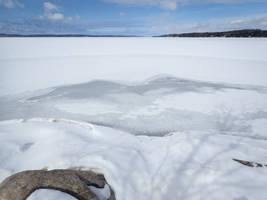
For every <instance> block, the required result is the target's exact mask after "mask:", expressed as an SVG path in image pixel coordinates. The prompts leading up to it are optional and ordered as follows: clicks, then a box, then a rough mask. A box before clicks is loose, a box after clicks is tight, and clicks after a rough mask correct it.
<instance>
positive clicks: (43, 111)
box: [0, 38, 267, 200]
mask: <svg viewBox="0 0 267 200" xmlns="http://www.w3.org/2000/svg"><path fill="white" fill-rule="evenodd" d="M266 52H267V39H244V38H241V39H226V38H212V39H210V38H209V39H204V38H0V181H2V180H3V179H4V178H6V177H7V176H9V175H11V174H13V173H16V172H19V171H23V170H30V169H42V168H47V169H49V170H50V169H65V168H73V167H77V168H81V169H84V170H88V169H91V170H95V171H97V172H100V173H103V174H104V175H105V177H106V179H107V181H108V183H109V184H110V186H111V187H112V188H113V189H114V191H115V195H116V199H117V200H131V199H140V200H142V199H144V200H163V199H171V200H177V199H182V200H203V199H205V200H214V199H216V200H225V199H227V200H254V199H257V200H266V199H267V190H266V185H267V179H266V177H267V167H263V168H250V167H247V166H244V165H241V164H240V163H237V162H235V161H233V160H232V159H234V158H236V159H240V160H246V161H254V162H259V163H263V164H267V79H266V77H267V56H266ZM99 195H102V197H101V198H100V199H101V200H106V199H107V198H106V197H105V195H107V192H103V193H99ZM44 198H46V199H49V200H53V199H57V200H63V199H68V200H72V199H73V197H71V196H69V195H66V194H63V193H61V192H57V191H51V190H38V191H36V192H34V193H33V194H32V195H31V196H30V197H29V199H30V200H42V199H44Z"/></svg>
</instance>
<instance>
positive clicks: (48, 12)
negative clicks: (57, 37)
mask: <svg viewBox="0 0 267 200" xmlns="http://www.w3.org/2000/svg"><path fill="white" fill-rule="evenodd" d="M43 8H44V14H43V15H41V16H40V19H48V20H54V21H57V20H64V19H65V17H64V15H63V14H62V13H60V12H56V11H58V10H59V8H58V6H57V5H55V4H53V3H50V2H44V4H43ZM68 19H69V18H68Z"/></svg>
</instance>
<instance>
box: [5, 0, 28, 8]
mask: <svg viewBox="0 0 267 200" xmlns="http://www.w3.org/2000/svg"><path fill="white" fill-rule="evenodd" d="M0 6H3V7H6V8H15V7H19V8H24V4H23V3H20V2H19V1H13V0H0Z"/></svg>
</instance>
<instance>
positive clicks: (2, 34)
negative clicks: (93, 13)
mask: <svg viewBox="0 0 267 200" xmlns="http://www.w3.org/2000/svg"><path fill="white" fill-rule="evenodd" d="M1 37H2V38H3V37H9V38H12V37H23V38H29V37H139V36H134V35H133V36H128V35H80V34H30V35H24V34H5V33H0V38H1Z"/></svg>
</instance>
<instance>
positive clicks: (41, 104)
mask: <svg viewBox="0 0 267 200" xmlns="http://www.w3.org/2000/svg"><path fill="white" fill-rule="evenodd" d="M0 112H1V113H3V114H2V115H1V116H0V120H8V119H17V118H23V119H30V118H36V117H42V118H57V119H62V118H68V119H74V120H76V121H84V122H88V123H91V124H96V125H102V126H107V127H113V128H117V129H120V130H124V131H127V132H130V133H132V134H136V135H153V136H163V135H165V134H168V133H169V132H175V131H206V132H207V131H209V132H216V133H221V134H229V135H240V136H247V137H253V138H262V139H267V135H266V131H263V130H262V129H260V128H259V127H257V126H258V125H257V124H255V123H254V122H253V120H255V119H267V93H266V87H261V86H249V85H237V84H227V83H212V82H204V81H196V80H187V79H181V78H176V77H173V76H167V75H160V76H156V77H153V78H150V79H148V80H146V81H143V82H139V83H135V84H133V83H125V82H124V83H121V82H113V81H105V80H98V81H91V82H88V83H83V84H76V85H67V86H61V87H54V88H53V89H51V90H47V92H46V93H45V92H44V90H43V91H42V92H38V91H37V92H31V93H27V94H21V95H16V96H9V97H5V98H4V97H3V98H0Z"/></svg>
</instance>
